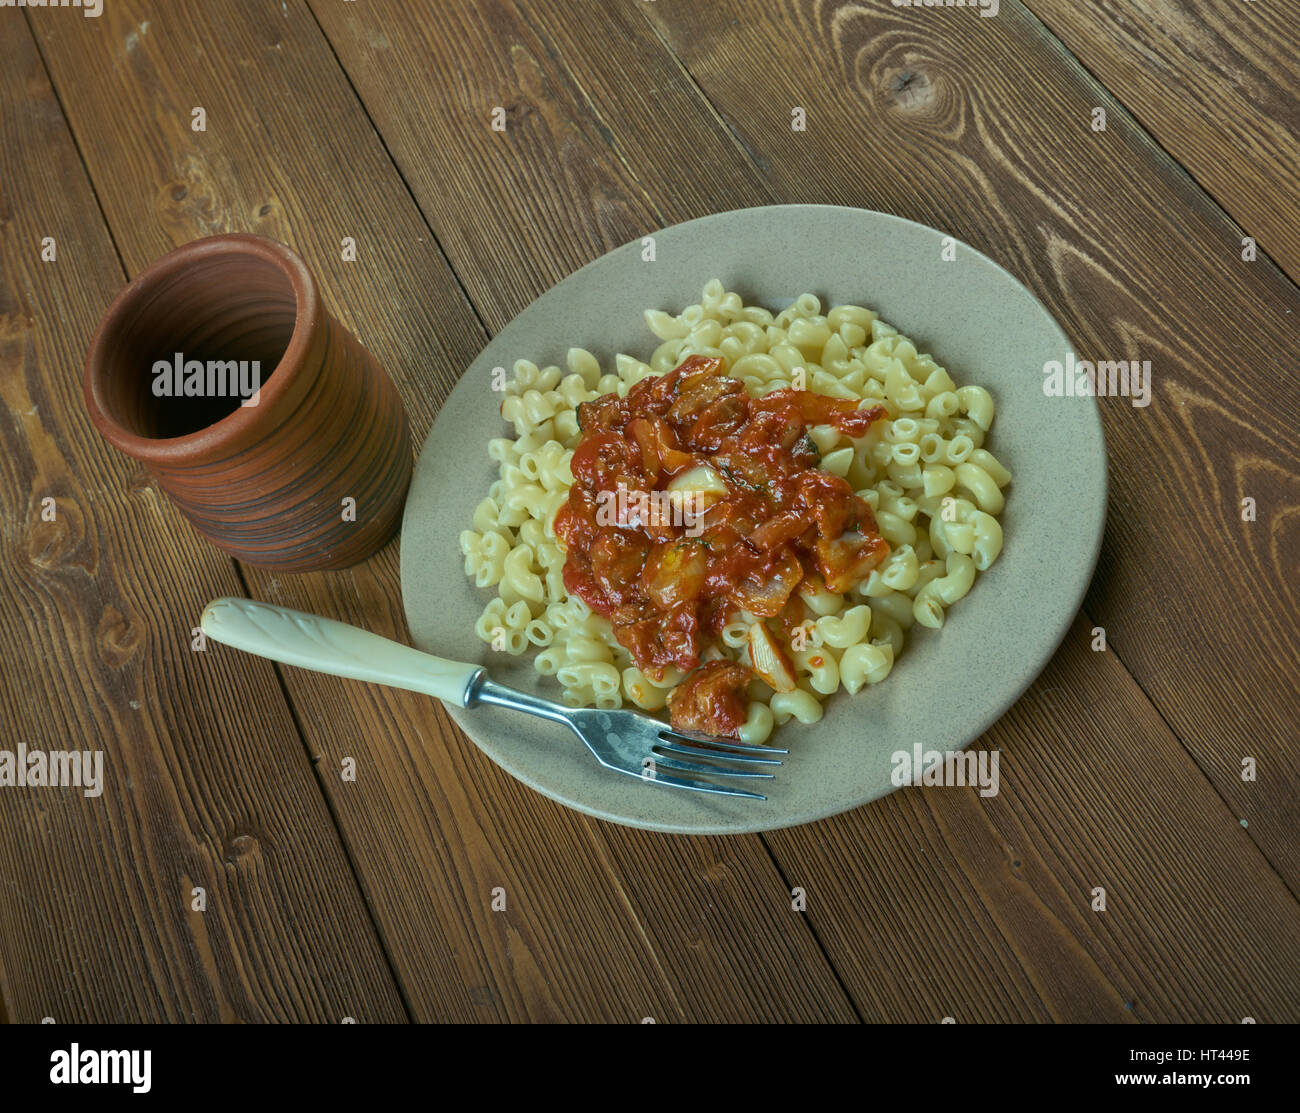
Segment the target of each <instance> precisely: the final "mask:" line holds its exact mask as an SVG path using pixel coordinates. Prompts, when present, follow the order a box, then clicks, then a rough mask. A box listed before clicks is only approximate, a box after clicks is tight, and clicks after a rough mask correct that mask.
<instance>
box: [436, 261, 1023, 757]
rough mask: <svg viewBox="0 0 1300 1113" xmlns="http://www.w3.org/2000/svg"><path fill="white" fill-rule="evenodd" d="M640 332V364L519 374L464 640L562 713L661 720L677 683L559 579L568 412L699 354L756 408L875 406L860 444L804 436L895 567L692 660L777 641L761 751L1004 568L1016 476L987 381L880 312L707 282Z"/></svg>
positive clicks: (756, 696)
mask: <svg viewBox="0 0 1300 1113" xmlns="http://www.w3.org/2000/svg"><path fill="white" fill-rule="evenodd" d="M645 321H646V325H647V326H648V327H649V329H650V332H651V333H653V335H654V336H655V338H656V339H657V346H656V347H654V348H653V350H651V351H650V352H649V353H648V355H647V358H645V359H641V358H638V357H636V356H633V355H628V354H624V353H619V354H618V355H616V356H615V358H614V360H613V366H612V370H607V369H606V368H605V367H603V366H602V365H601V363H600V362H599V361H598V360H597V359H596V357H595V356H594V355H592V354H591V353H590V352H588V351H585V350H584V349H581V348H571V349H569V351H568V353H567V354H566V357H565V363H564V366H563V367H560V366H558V365H550V366H545V367H539V366H538V365H537V364H535V363H532V362H530V361H528V360H523V359H521V360H519V361H517V362H516V363H515V365H514V367H513V375H512V377H511V378H510V379H509V380H508V381H507V382H506V383H505V386H504V398H503V400H502V403H501V414H502V417H503V418H504V419H505V421H506V422H507V423H508V424H509V425H511V426H512V427H513V430H514V436H513V437H498V438H494V439H493V440H492V441H491V442H489V444H488V453H489V455H490V457H491V458H492V460H493V461H494V462H495V463H496V464H497V467H498V472H497V480H496V482H494V483H493V484H492V485H491V488H490V490H489V492H488V495H487V497H486V498H484V499H483V500H482V501H481V502H480V503H479V504H478V506H477V508H476V509H475V511H474V515H473V521H472V527H473V528H471V529H467V530H465V531H464V532H463V533H462V534H461V535H460V548H461V552H462V554H463V556H464V558H465V573H466V575H467V576H469V577H470V578H471V579H472V580H473V581H474V583H475V585H476V586H477V587H479V588H484V589H492V590H494V592H495V595H494V598H493V599H491V600H490V601H489V602H488V603H487V605H486V606H485V608H484V610H483V612H482V614H481V616H480V617H479V620H478V622H477V623H476V625H475V633H476V635H477V636H478V637H479V638H481V639H483V640H484V641H485V642H487V643H488V644H490V645H491V646H492V647H493V648H494V649H496V650H498V651H500V652H505V653H509V654H515V655H518V654H522V653H524V652H527V651H529V650H537V651H538V652H537V653H536V656H535V657H534V664H535V667H536V668H537V670H538V671H539V672H541V673H543V674H545V675H547V676H554V677H555V678H556V680H557V681H558V682H559V684H560V686H561V699H562V700H563V702H564V703H566V704H568V705H569V706H573V707H579V706H597V707H606V708H612V707H619V706H622V705H624V704H627V705H631V706H634V707H638V708H641V709H643V710H646V711H651V712H654V711H658V710H660V709H662V708H663V707H664V706H665V703H666V701H667V698H668V696H669V694H670V693H671V691H672V690H673V689H674V688H675V687H676V686H677V685H678V684H679V683H681V681H682V680H683V679H685V676H684V674H683V673H682V672H681V671H680V670H678V669H676V668H674V667H671V666H669V667H667V668H666V669H665V670H664V674H663V675H662V676H656V675H654V674H653V671H654V670H650V669H644V670H643V669H642V668H641V667H639V666H638V664H637V660H636V659H634V657H633V654H632V653H631V652H630V651H629V650H628V649H627V648H625V647H624V646H623V645H622V644H620V642H619V640H618V638H617V637H615V633H614V628H613V626H611V624H610V622H609V620H607V619H605V618H603V617H601V615H598V614H595V613H593V612H592V610H591V608H590V607H589V606H588V605H587V604H586V603H585V602H584V601H583V600H582V599H581V598H579V597H578V596H577V595H576V594H571V593H570V592H569V591H568V589H567V588H566V586H565V582H564V575H563V573H564V566H565V559H566V557H565V549H564V545H563V542H562V541H561V540H560V539H558V538H557V536H556V531H555V520H556V514H557V512H558V511H559V509H560V508H561V507H562V506H564V505H565V502H566V500H567V499H568V495H569V491H570V488H571V486H572V484H573V482H574V477H573V474H572V472H571V470H570V463H571V461H572V459H573V454H574V449H575V448H576V447H577V446H578V444H579V443H580V441H581V440H582V435H583V434H582V429H581V428H580V425H579V421H578V414H577V411H578V407H579V406H581V405H582V404H583V403H585V402H591V401H593V400H594V399H596V398H598V397H599V396H601V395H604V394H609V393H617V394H618V395H619V396H620V397H625V396H626V395H627V393H628V391H629V389H630V388H631V387H632V386H634V385H635V384H636V383H638V382H640V381H641V380H642V379H645V378H646V377H648V376H662V375H664V374H666V373H667V372H669V371H672V370H673V369H674V368H676V367H678V366H679V365H680V364H681V363H682V362H683V361H684V360H687V359H689V358H690V357H692V356H702V357H719V358H721V359H722V360H723V361H724V365H723V366H724V368H725V372H726V374H728V375H730V376H732V377H733V378H735V379H738V380H740V381H741V382H742V383H743V384H744V386H745V388H746V391H747V392H748V394H749V395H750V396H751V397H753V398H759V397H762V396H764V395H767V394H770V393H772V392H773V391H776V390H783V389H788V388H791V387H793V388H795V389H807V390H810V391H814V392H817V393H820V394H825V395H828V396H830V397H831V398H843V399H852V400H854V401H855V402H858V403H860V404H862V405H864V406H875V405H879V406H883V407H884V412H885V415H886V417H885V419H882V420H877V421H876V422H875V423H874V424H872V425H871V426H870V427H869V428H868V430H867V432H866V435H865V436H861V437H853V436H848V435H845V434H843V433H841V432H840V431H839V429H837V428H836V427H835V426H834V425H830V424H823V425H810V426H809V427H808V430H807V437H808V439H809V440H810V441H811V442H812V443H813V444H814V445H815V446H816V452H817V454H818V457H819V459H818V462H817V465H816V466H817V467H818V468H819V469H820V470H822V471H825V472H827V473H829V474H831V475H833V476H838V477H840V478H842V479H844V480H846V481H847V482H848V484H849V486H850V488H851V489H852V491H853V492H854V494H856V496H857V497H858V498H860V499H862V500H863V501H864V502H865V503H866V504H867V505H868V506H869V507H870V509H871V510H872V512H873V513H874V515H875V520H876V527H877V531H878V533H879V534H880V536H881V537H883V538H884V540H885V541H886V542H888V545H889V554H888V556H887V557H886V558H885V559H884V560H883V562H882V563H880V564H879V566H878V567H876V568H875V569H874V570H872V571H871V572H870V573H869V574H868V575H866V577H865V578H864V579H863V580H862V581H861V582H858V583H856V585H855V586H852V587H851V588H850V589H849V590H848V591H846V592H844V593H842V594H841V593H838V592H835V591H830V590H828V589H827V588H826V587H825V585H824V584H821V583H819V582H815V581H813V580H805V581H804V582H803V583H801V584H800V585H799V587H798V597H799V599H800V600H801V602H802V606H803V609H804V613H805V614H806V615H807V619H806V620H805V621H804V622H802V623H801V624H800V625H799V626H798V627H797V629H794V630H793V631H792V632H791V631H788V630H782V629H781V628H780V627H779V625H778V623H777V621H776V620H775V619H772V618H767V619H764V618H758V617H756V616H755V615H753V614H750V613H748V612H747V611H744V610H740V611H738V612H736V613H734V614H731V615H729V616H728V617H727V620H726V622H725V624H723V625H721V627H720V635H719V636H718V638H717V640H716V643H715V644H712V645H710V646H709V647H708V648H707V650H706V651H705V652H704V653H703V654H701V657H700V660H701V661H731V662H737V663H739V664H741V665H743V666H745V667H746V668H750V667H754V668H756V669H758V666H759V665H760V664H761V663H762V660H765V659H767V658H770V657H771V655H772V653H773V652H774V650H773V649H772V643H774V642H778V643H780V645H781V647H782V648H780V649H779V651H776V652H777V655H778V656H779V657H781V658H782V659H783V660H784V661H785V662H787V664H786V665H785V666H783V667H784V668H788V669H789V674H788V675H786V674H785V673H784V672H783V671H782V670H781V669H776V670H773V669H771V667H770V666H769V667H768V669H767V670H766V671H764V670H762V669H759V670H758V671H757V672H756V674H755V679H754V680H753V681H752V682H751V683H750V684H749V687H748V689H747V690H746V696H747V700H748V709H747V713H746V717H745V720H744V723H743V725H741V726H740V727H739V732H738V733H739V737H740V738H741V740H742V741H746V742H754V743H757V742H762V741H764V740H766V739H767V738H768V737H769V735H770V734H771V732H772V730H773V729H774V727H775V726H776V725H780V724H782V723H785V722H788V721H789V720H791V719H796V720H798V721H799V722H801V723H805V724H807V723H813V722H816V721H817V720H818V719H820V718H821V716H822V710H823V709H822V701H824V700H825V699H826V698H827V697H828V696H830V695H831V694H833V693H834V692H836V691H838V690H839V689H841V688H843V689H844V690H845V691H847V692H849V693H850V694H856V693H858V692H859V691H861V690H862V689H863V688H866V687H870V686H872V685H875V684H879V683H880V682H881V681H883V680H884V679H885V678H886V677H887V676H888V675H889V673H890V671H891V669H892V668H893V665H894V661H895V658H896V657H897V655H898V654H899V653H900V652H901V651H902V649H903V644H904V640H905V636H906V633H907V631H909V630H910V629H912V627H913V625H914V624H919V625H922V626H927V627H932V628H938V627H941V626H942V625H943V623H944V617H945V614H946V612H947V610H948V608H950V607H951V606H953V605H954V604H956V603H957V602H958V601H960V600H961V599H962V598H963V597H964V596H965V595H966V594H967V593H968V592H969V591H970V590H971V589H972V586H973V584H974V582H975V579H976V577H977V576H978V574H979V573H981V572H984V571H987V570H988V568H989V567H990V566H991V565H992V564H993V562H994V561H995V560H996V559H997V557H998V555H999V553H1000V552H1001V550H1002V543H1003V537H1002V528H1001V526H1000V524H999V523H998V520H997V515H998V514H1000V513H1001V511H1002V509H1003V506H1004V505H1005V494H1004V490H1003V489H1004V488H1005V487H1006V486H1007V485H1008V484H1009V483H1010V481H1011V473H1010V472H1009V471H1008V470H1007V468H1006V467H1005V466H1004V465H1003V464H1002V463H1001V462H1000V461H999V460H998V459H997V458H996V457H995V456H994V455H993V453H992V452H990V451H989V450H988V449H987V447H986V446H985V435H986V434H987V433H988V432H989V430H990V427H991V425H992V422H993V417H994V409H995V406H994V400H993V398H992V396H991V395H990V394H989V392H988V391H987V390H985V389H984V388H983V387H980V386H977V385H964V386H959V385H958V384H956V383H955V382H954V381H953V379H952V378H951V377H950V375H949V374H948V372H947V371H946V370H945V369H944V368H943V367H941V366H939V365H938V364H937V363H936V362H935V361H934V359H933V358H932V357H931V356H929V355H926V354H924V353H920V352H918V351H917V348H916V345H915V344H914V343H913V342H912V341H911V340H909V339H908V338H907V337H905V336H903V335H902V334H900V333H899V332H898V331H897V330H896V329H894V328H892V327H891V326H890V325H888V324H886V323H885V322H884V321H882V320H881V319H880V318H879V317H878V316H877V314H876V313H874V312H873V311H872V310H870V309H867V308H865V307H863V306H857V305H837V306H833V307H831V308H830V309H828V310H826V311H825V312H823V308H822V305H821V302H820V301H819V299H818V298H816V297H815V296H813V295H812V294H803V295H801V296H800V297H799V298H797V299H796V300H795V301H794V303H793V304H791V305H790V306H789V307H787V308H786V309H784V310H782V311H780V312H779V313H776V314H773V313H772V312H771V311H769V310H767V309H764V308H762V307H760V306H750V305H745V304H744V303H743V301H742V299H741V298H740V296H739V295H738V294H736V293H734V292H730V291H727V290H725V289H724V288H723V285H722V283H721V282H719V281H717V280H716V279H715V280H713V281H710V282H709V283H707V284H706V285H705V287H704V290H703V292H702V295H701V299H700V301H699V302H697V303H696V304H694V305H690V306H687V307H686V308H684V309H683V310H682V311H681V312H680V313H677V314H671V313H668V312H666V311H664V310H660V309H651V310H647V311H646V314H645ZM834 404H835V405H841V406H842V405H843V404H844V403H834ZM701 470H703V471H707V470H708V469H701ZM686 484H687V486H688V487H690V488H691V489H689V490H684V492H681V493H682V496H683V498H686V497H690V498H701V497H704V495H705V494H707V490H706V487H707V484H705V485H703V486H702V485H701V484H700V483H694V484H693V485H692V483H691V481H690V480H689V479H688V480H687V481H686ZM673 485H674V487H677V486H678V485H679V484H678V479H674V480H673ZM696 488H700V489H699V490H696ZM711 667H713V666H711Z"/></svg>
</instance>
